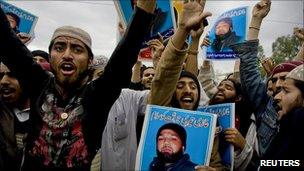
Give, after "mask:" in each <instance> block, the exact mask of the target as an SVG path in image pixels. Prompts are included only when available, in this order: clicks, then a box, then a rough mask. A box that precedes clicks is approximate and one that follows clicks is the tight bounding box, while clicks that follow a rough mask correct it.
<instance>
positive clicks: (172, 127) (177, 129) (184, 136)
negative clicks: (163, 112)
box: [156, 123, 187, 150]
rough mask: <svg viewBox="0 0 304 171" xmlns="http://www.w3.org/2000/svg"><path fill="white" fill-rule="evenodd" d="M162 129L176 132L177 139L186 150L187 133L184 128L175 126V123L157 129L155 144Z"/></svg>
mask: <svg viewBox="0 0 304 171" xmlns="http://www.w3.org/2000/svg"><path fill="white" fill-rule="evenodd" d="M164 129H170V130H173V131H174V132H176V133H177V134H178V136H179V138H180V139H181V141H182V144H183V146H184V148H185V150H186V145H187V144H186V141H187V132H186V130H185V128H184V127H182V126H181V125H179V124H176V123H167V124H165V125H163V126H161V127H160V128H159V129H158V131H157V134H156V142H157V140H158V137H159V135H160V132H161V131H162V130H164Z"/></svg>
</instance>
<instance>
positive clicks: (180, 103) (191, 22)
mask: <svg viewBox="0 0 304 171" xmlns="http://www.w3.org/2000/svg"><path fill="white" fill-rule="evenodd" d="M204 6H205V1H204V0H202V1H188V2H186V3H185V4H184V9H188V10H187V11H186V12H184V13H183V15H181V16H180V17H179V24H178V28H177V30H176V32H175V33H174V35H173V36H172V38H171V39H170V40H169V42H168V44H167V46H166V48H165V50H164V52H163V53H162V57H161V58H160V61H159V63H158V66H157V68H156V74H155V76H154V79H153V82H152V88H151V94H150V97H149V103H150V104H153V105H162V106H171V107H176V108H182V109H187V110H196V109H197V107H198V104H199V99H200V85H199V82H198V80H197V77H196V76H195V75H194V74H192V73H190V72H187V71H183V72H181V71H182V67H183V63H184V61H185V58H186V53H187V51H188V46H187V44H186V43H185V40H186V38H187V37H188V35H190V32H203V31H204V26H203V25H202V23H203V21H204V20H205V19H206V17H208V16H210V15H211V13H209V12H203V10H204ZM187 16H192V18H191V19H188V17H187ZM210 166H211V167H214V168H216V169H217V170H223V169H225V168H224V167H223V165H222V164H221V159H220V156H219V153H218V138H216V139H215V141H214V144H213V149H212V154H211V159H210ZM211 167H209V168H208V169H211V170H214V168H211ZM192 169H193V170H194V167H193V168H192Z"/></svg>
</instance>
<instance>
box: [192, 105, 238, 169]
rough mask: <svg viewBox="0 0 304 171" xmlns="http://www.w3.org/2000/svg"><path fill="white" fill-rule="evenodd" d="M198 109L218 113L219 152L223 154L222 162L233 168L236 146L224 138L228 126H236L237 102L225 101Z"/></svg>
mask: <svg viewBox="0 0 304 171" xmlns="http://www.w3.org/2000/svg"><path fill="white" fill-rule="evenodd" d="M197 110H198V111H202V112H208V113H214V114H216V115H217V121H218V126H219V132H218V134H219V136H220V139H221V140H220V142H221V143H220V144H219V152H220V155H221V159H222V163H223V164H224V165H225V166H227V167H229V168H230V170H233V163H234V147H233V145H232V144H230V143H228V142H226V141H225V139H224V131H225V130H226V129H227V128H234V127H235V104H234V103H223V104H217V105H209V106H200V107H198V109H197Z"/></svg>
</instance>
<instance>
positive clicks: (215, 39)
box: [206, 7, 248, 60]
mask: <svg viewBox="0 0 304 171" xmlns="http://www.w3.org/2000/svg"><path fill="white" fill-rule="evenodd" d="M247 18H248V7H240V8H236V9H232V10H229V11H227V12H224V13H223V14H221V15H220V17H218V19H217V20H216V21H215V24H214V25H213V26H212V28H211V30H210V32H209V35H208V36H207V37H208V38H209V41H210V46H208V47H207V50H206V53H207V55H206V56H207V59H218V60H223V59H236V55H235V53H234V52H233V51H232V49H231V48H230V47H229V46H230V45H232V44H236V43H241V42H244V40H245V39H246V37H247V25H248V24H247V23H248V19H247Z"/></svg>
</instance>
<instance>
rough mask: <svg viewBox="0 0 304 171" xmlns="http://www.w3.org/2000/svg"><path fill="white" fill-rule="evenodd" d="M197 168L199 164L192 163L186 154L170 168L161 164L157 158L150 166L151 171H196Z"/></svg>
mask: <svg viewBox="0 0 304 171" xmlns="http://www.w3.org/2000/svg"><path fill="white" fill-rule="evenodd" d="M195 166H197V164H195V163H193V162H192V161H190V157H189V155H188V154H184V155H183V157H182V158H181V159H180V160H178V161H177V162H175V163H173V164H172V165H170V166H165V165H164V163H162V162H160V161H159V160H158V158H157V157H155V158H154V159H153V161H152V162H151V164H150V168H149V171H167V170H171V171H194V170H195V169H194V167H195Z"/></svg>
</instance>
